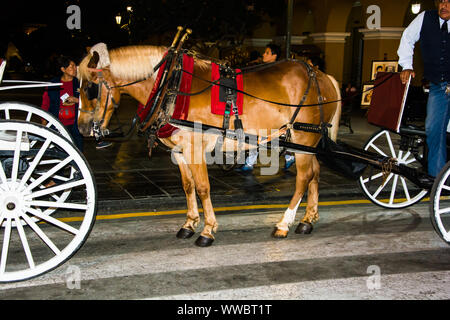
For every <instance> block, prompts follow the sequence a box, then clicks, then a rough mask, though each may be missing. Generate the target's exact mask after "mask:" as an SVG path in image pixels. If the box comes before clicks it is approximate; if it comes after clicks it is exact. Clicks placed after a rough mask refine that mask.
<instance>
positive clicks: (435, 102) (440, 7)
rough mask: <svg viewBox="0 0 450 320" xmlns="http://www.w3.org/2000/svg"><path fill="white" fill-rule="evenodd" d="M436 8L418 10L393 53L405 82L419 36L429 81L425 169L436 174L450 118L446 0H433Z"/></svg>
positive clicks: (443, 160) (442, 159)
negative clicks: (419, 11)
mask: <svg viewBox="0 0 450 320" xmlns="http://www.w3.org/2000/svg"><path fill="white" fill-rule="evenodd" d="M435 2H436V5H437V10H429V11H425V12H422V13H421V14H419V15H418V16H417V17H416V18H415V19H414V20H413V21H412V22H411V24H410V25H409V26H408V27H407V28H406V29H405V31H404V32H403V35H402V39H401V41H400V46H399V48H398V51H397V54H398V56H399V61H398V62H399V64H400V66H402V68H403V71H402V72H401V73H400V78H401V81H402V82H403V83H406V82H407V81H408V79H409V77H410V76H411V77H413V78H414V77H415V73H414V70H413V55H414V46H415V43H416V42H417V41H419V40H420V45H421V50H422V56H423V62H424V77H425V78H426V79H427V80H429V81H430V92H429V97H428V103H427V116H426V120H425V131H426V134H427V145H428V149H429V151H428V173H429V174H430V175H431V176H433V177H436V176H437V174H438V173H439V171H440V170H441V169H442V167H443V166H444V165H445V163H446V161H447V142H446V129H447V124H448V122H449V119H450V112H449V107H450V97H449V95H450V36H449V28H448V20H449V19H450V3H449V0H436V1H435Z"/></svg>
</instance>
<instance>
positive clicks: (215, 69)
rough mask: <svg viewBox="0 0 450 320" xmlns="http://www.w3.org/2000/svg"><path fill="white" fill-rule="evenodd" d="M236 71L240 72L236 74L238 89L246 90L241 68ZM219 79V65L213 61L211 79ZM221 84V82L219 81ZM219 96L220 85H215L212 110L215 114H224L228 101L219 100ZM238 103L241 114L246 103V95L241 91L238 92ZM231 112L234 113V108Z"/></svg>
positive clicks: (212, 93) (212, 94)
mask: <svg viewBox="0 0 450 320" xmlns="http://www.w3.org/2000/svg"><path fill="white" fill-rule="evenodd" d="M235 71H236V73H237V74H238V75H237V76H236V84H237V89H238V90H240V91H244V80H243V76H242V74H241V70H239V69H236V70H235ZM219 79H220V70H219V65H217V64H215V63H212V64H211V80H212V81H217V80H219ZM219 84H220V82H219ZM219 98H220V86H217V85H215V86H213V87H212V89H211V112H212V113H213V114H218V115H222V116H223V114H224V113H225V106H226V103H225V102H221V101H219ZM236 104H237V107H238V113H239V115H241V114H242V106H243V104H244V95H243V94H242V93H240V92H238V94H237V98H236ZM230 114H231V115H233V114H234V112H233V110H231V113H230Z"/></svg>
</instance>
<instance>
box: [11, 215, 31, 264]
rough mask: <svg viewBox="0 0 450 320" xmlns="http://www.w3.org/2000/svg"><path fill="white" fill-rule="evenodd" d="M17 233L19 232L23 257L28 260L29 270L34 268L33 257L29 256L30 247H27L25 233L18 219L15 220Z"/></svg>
mask: <svg viewBox="0 0 450 320" xmlns="http://www.w3.org/2000/svg"><path fill="white" fill-rule="evenodd" d="M15 221H16V227H17V231H18V232H19V236H20V241H22V246H23V250H24V251H25V255H26V257H27V260H28V265H29V266H30V268H31V269H34V268H35V264H34V260H33V256H32V254H31V250H30V246H29V245H28V240H27V236H26V235H25V231H24V229H23V226H22V223H21V221H20V218H19V217H16V218H15Z"/></svg>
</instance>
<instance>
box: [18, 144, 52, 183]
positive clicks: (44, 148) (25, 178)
mask: <svg viewBox="0 0 450 320" xmlns="http://www.w3.org/2000/svg"><path fill="white" fill-rule="evenodd" d="M49 145H50V140H49V139H47V140H45V143H44V144H43V146H42V147H41V149H40V150H39V152H38V153H37V155H36V157H35V158H34V160H33V162H32V163H31V164H30V166H29V168H28V169H27V171H26V172H25V174H24V175H23V177H22V179H21V181H20V184H19V187H18V190H22V188H23V187H24V185H25V183H26V182H27V181H28V179H29V178H30V176H31V174H32V173H33V171H34V169H36V167H37V165H38V164H39V161H41V159H42V156H43V155H44V153H45V152H46V151H47V148H48V146H49Z"/></svg>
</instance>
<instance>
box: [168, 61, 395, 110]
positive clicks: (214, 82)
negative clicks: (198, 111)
mask: <svg viewBox="0 0 450 320" xmlns="http://www.w3.org/2000/svg"><path fill="white" fill-rule="evenodd" d="M181 71H183V72H185V73H187V74H189V75H191V76H192V77H194V78H196V79H199V80H201V81H203V82H206V83H209V86H207V87H206V88H205V89H202V90H200V91H198V92H194V93H185V92H180V91H174V92H171V93H170V94H176V95H183V96H196V95H200V94H202V93H204V92H206V91H207V90H208V89H210V88H211V87H212V86H213V85H217V86H220V87H223V88H227V89H232V90H234V91H236V92H238V93H242V94H244V95H246V96H248V97H251V98H254V99H257V100H260V101H264V102H267V103H271V104H275V105H279V106H284V107H290V108H297V107H298V106H299V105H297V104H289V103H282V102H277V101H271V100H267V99H263V98H260V97H257V96H254V95H252V94H250V93H248V92H245V91H242V90H239V89H236V88H231V87H229V86H227V85H224V84H220V83H217V81H210V80H207V79H204V78H201V77H199V76H197V75H194V74H193V73H191V72H189V71H187V70H184V69H181ZM393 76H394V74H390V75H389V76H387V77H386V78H385V79H384V80H383V81H381V82H380V83H379V84H377V85H375V86H373V87H372V88H370V89H367V90H361V91H360V92H359V93H360V94H362V93H365V92H369V91H372V90H374V89H375V88H377V87H379V86H381V85H382V84H383V83H385V82H386V81H388V80H389V79H390V78H392V77H393ZM355 96H357V94H355V95H353V96H351V97H346V98H342V99H339V100H333V101H328V102H322V103H320V102H319V103H313V104H304V105H302V107H318V106H321V105H326V104H332V103H337V102H342V101H347V100H350V99H353V98H355Z"/></svg>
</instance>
